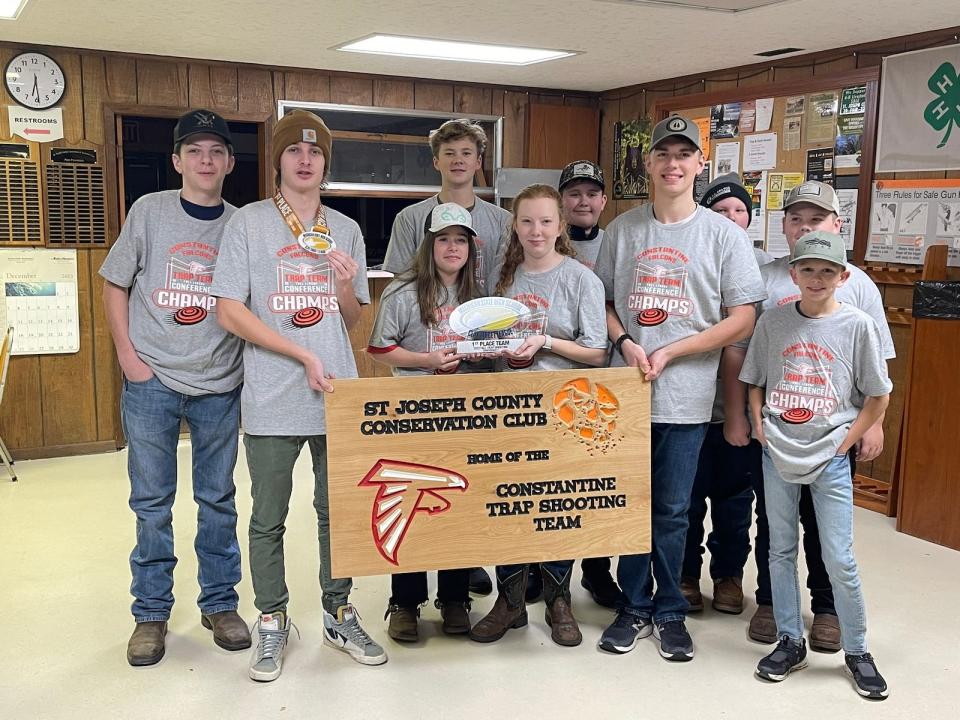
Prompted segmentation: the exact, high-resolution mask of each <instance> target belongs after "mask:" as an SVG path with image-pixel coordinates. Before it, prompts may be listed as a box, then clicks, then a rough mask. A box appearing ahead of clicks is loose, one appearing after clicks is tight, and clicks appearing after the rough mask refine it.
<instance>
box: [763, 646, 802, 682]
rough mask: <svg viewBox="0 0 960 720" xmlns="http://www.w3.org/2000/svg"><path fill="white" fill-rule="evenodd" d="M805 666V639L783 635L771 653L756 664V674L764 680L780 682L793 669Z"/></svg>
mask: <svg viewBox="0 0 960 720" xmlns="http://www.w3.org/2000/svg"><path fill="white" fill-rule="evenodd" d="M806 666H807V641H806V640H804V639H803V638H800V640H799V641H797V640H793V639H791V638H790V637H789V636H787V635H784V636H782V637H781V638H780V642H778V643H777V647H776V648H775V649H774V651H773V652H772V653H770V654H769V655H767V656H766V657H765V658H764V659H763V660H761V661H760V662H759V663H758V664H757V675H759V676H760V677H762V678H763V679H764V680H770V681H771V682H780V681H781V680H783V679H784V678H786V677H787V675H789V674H790V673H792V672H793V671H794V670H800V669H802V668H805V667H806Z"/></svg>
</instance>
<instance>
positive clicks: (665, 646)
mask: <svg viewBox="0 0 960 720" xmlns="http://www.w3.org/2000/svg"><path fill="white" fill-rule="evenodd" d="M653 636H654V637H655V638H656V639H657V640H659V641H660V654H661V655H662V656H663V657H665V658H666V659H667V660H672V661H673V662H687V661H689V660H693V638H691V637H690V633H688V632H687V626H686V625H685V624H684V622H683V620H669V621H667V622H662V623H657V624H656V625H655V626H654V627H653Z"/></svg>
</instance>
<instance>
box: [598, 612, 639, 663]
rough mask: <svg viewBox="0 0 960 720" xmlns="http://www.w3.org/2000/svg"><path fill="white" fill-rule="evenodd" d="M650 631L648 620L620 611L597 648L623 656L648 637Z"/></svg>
mask: <svg viewBox="0 0 960 720" xmlns="http://www.w3.org/2000/svg"><path fill="white" fill-rule="evenodd" d="M652 629H653V623H652V622H650V618H645V617H638V616H636V615H630V614H629V613H625V612H623V611H622V610H621V611H620V612H618V613H617V617H616V618H615V619H614V621H613V622H612V623H610V625H609V626H607V628H606V630H604V631H603V635H601V636H600V642H599V643H598V646H599V648H600V649H601V650H606V651H607V652H612V653H617V654H618V655H623V654H624V653H628V652H630V651H631V650H633V649H634V648H635V647H636V646H637V643H638V642H639V641H640V640H641V639H642V638H645V637H647V636H648V635H650V631H651V630H652Z"/></svg>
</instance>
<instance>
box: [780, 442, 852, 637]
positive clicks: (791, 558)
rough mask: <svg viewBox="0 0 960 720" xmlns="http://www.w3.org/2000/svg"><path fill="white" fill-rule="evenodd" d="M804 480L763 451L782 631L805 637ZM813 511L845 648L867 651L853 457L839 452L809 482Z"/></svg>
mask: <svg viewBox="0 0 960 720" xmlns="http://www.w3.org/2000/svg"><path fill="white" fill-rule="evenodd" d="M802 487H803V486H802V485H799V484H797V483H789V482H786V481H785V480H784V479H783V478H782V477H780V473H778V472H777V469H776V467H774V464H773V461H772V460H771V459H770V455H769V453H768V452H767V450H766V449H764V451H763V489H764V493H765V495H766V501H767V520H768V522H769V523H770V584H771V586H772V588H773V615H774V617H775V618H776V621H777V634H778V635H780V636H783V635H787V636H789V637H790V638H791V639H793V640H800V639H801V638H802V637H803V619H802V618H801V616H800V582H799V580H798V579H797V547H798V544H799V542H800V531H799V503H800V490H801V488H802ZM810 494H811V496H812V497H813V507H814V512H815V513H816V516H817V525H818V526H819V528H820V545H821V548H822V553H823V563H824V565H825V566H826V568H827V574H828V575H829V576H830V585H831V586H832V587H833V597H834V601H835V604H836V608H837V617H838V619H839V620H840V641H841V644H842V645H843V651H844V652H845V653H848V654H851V655H861V654H863V653H865V652H867V613H866V609H865V607H864V602H863V592H862V591H861V589H860V574H859V572H858V571H857V561H856V559H855V558H854V556H853V483H852V482H851V479H850V459H849V457H847V456H846V455H837V456H836V457H835V458H833V460H831V461H830V462H829V463H828V464H827V467H826V468H824V470H823V472H822V473H821V474H820V476H819V477H818V478H817V479H816V480H814V481H813V483H811V485H810Z"/></svg>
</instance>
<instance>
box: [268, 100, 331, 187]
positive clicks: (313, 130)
mask: <svg viewBox="0 0 960 720" xmlns="http://www.w3.org/2000/svg"><path fill="white" fill-rule="evenodd" d="M270 142H271V152H272V154H273V169H274V170H276V171H277V172H280V155H281V154H282V153H283V151H284V150H286V149H287V148H288V147H289V146H290V145H294V144H296V143H298V142H308V143H313V144H314V145H316V146H317V147H319V148H320V151H321V152H322V153H323V160H324V163H323V165H324V168H323V177H324V179H326V177H327V175H329V174H330V152H331V146H332V145H333V138H332V137H331V136H330V130H329V129H328V128H327V126H326V124H325V123H324V122H323V120H321V119H320V116H319V115H314V114H313V113H312V112H308V111H306V110H294V111H292V112H288V113H287V114H286V115H284V116H283V118H282V119H281V120H280V121H279V122H278V123H277V124H276V125H275V126H274V128H273V138H272V139H271V141H270Z"/></svg>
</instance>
